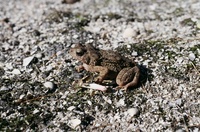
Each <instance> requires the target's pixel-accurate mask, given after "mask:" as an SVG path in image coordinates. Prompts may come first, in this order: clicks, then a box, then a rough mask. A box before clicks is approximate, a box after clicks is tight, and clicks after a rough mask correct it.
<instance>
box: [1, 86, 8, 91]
mask: <svg viewBox="0 0 200 132" xmlns="http://www.w3.org/2000/svg"><path fill="white" fill-rule="evenodd" d="M7 90H9V88H7V87H5V86H2V87H1V88H0V91H7Z"/></svg>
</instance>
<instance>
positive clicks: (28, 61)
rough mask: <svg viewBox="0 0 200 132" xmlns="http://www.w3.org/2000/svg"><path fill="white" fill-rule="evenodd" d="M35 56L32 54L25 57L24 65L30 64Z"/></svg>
mask: <svg viewBox="0 0 200 132" xmlns="http://www.w3.org/2000/svg"><path fill="white" fill-rule="evenodd" d="M34 57H35V56H30V57H27V58H25V59H23V66H28V65H29V64H30V63H31V62H32V61H33V59H34Z"/></svg>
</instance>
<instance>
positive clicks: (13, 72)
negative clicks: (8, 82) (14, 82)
mask: <svg viewBox="0 0 200 132" xmlns="http://www.w3.org/2000/svg"><path fill="white" fill-rule="evenodd" d="M12 74H15V75H19V74H21V72H20V70H18V69H14V70H13V71H12Z"/></svg>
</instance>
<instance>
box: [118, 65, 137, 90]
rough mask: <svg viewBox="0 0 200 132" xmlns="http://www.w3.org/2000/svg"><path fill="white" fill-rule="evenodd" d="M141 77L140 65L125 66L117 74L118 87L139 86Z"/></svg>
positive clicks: (125, 88)
mask: <svg viewBox="0 0 200 132" xmlns="http://www.w3.org/2000/svg"><path fill="white" fill-rule="evenodd" d="M139 77H140V69H139V67H138V66H135V67H133V68H130V67H129V68H124V69H122V71H120V73H119V74H118V76H117V80H116V82H117V84H118V85H119V86H118V88H123V89H124V90H127V89H128V88H129V87H135V86H137V84H138V82H139Z"/></svg>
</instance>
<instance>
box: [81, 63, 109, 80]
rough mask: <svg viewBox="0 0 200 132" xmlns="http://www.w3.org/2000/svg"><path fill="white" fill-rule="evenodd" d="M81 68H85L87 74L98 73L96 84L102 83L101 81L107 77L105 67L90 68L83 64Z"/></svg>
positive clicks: (107, 71) (90, 66)
mask: <svg viewBox="0 0 200 132" xmlns="http://www.w3.org/2000/svg"><path fill="white" fill-rule="evenodd" d="M83 67H84V68H85V70H87V71H89V72H98V73H99V75H98V77H97V79H96V82H97V83H102V81H103V80H104V79H105V78H106V77H107V75H108V73H109V70H108V68H106V67H102V66H92V65H87V64H83Z"/></svg>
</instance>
